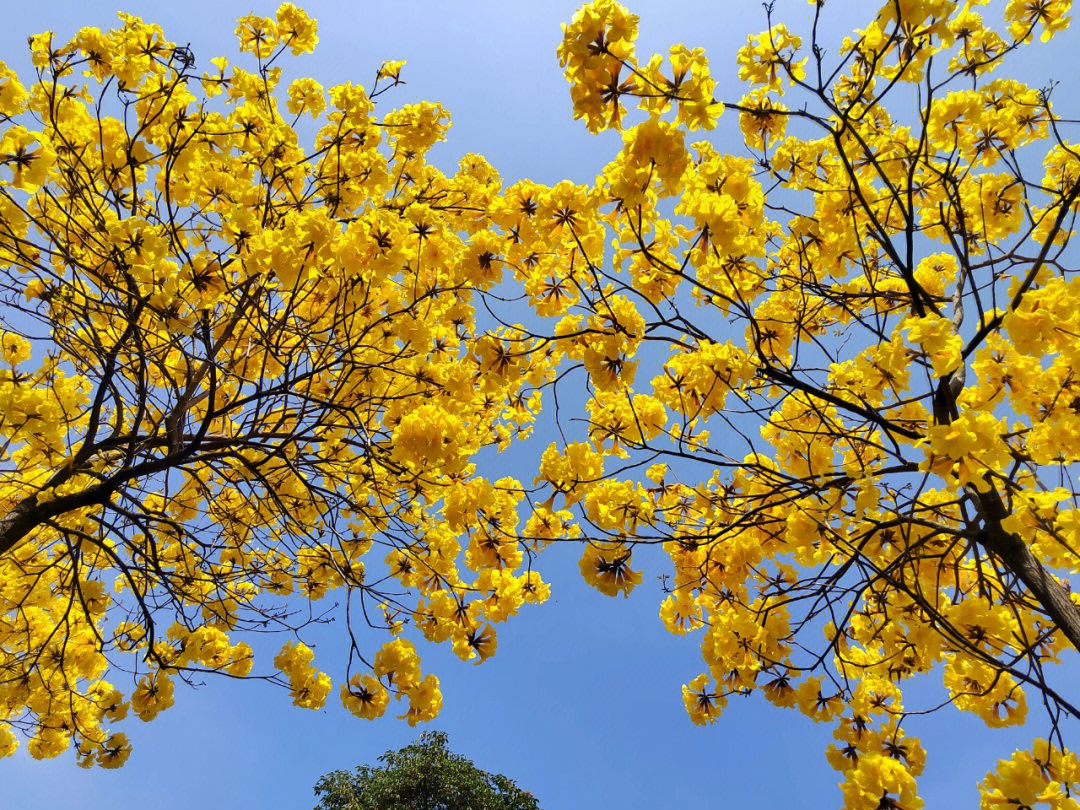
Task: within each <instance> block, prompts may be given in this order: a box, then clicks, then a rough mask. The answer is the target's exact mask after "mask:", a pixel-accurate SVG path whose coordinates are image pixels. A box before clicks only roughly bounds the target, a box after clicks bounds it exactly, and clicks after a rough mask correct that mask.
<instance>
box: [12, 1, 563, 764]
mask: <svg viewBox="0 0 1080 810" xmlns="http://www.w3.org/2000/svg"><path fill="white" fill-rule="evenodd" d="M120 18H121V20H120V22H121V24H120V26H119V27H118V28H116V29H114V30H111V31H107V32H103V31H100V30H98V29H93V28H84V29H82V30H80V31H79V32H78V33H77V34H76V35H75V37H74V39H72V40H71V42H68V43H66V44H60V43H58V42H54V41H53V39H52V35H51V34H43V35H40V36H36V37H33V38H32V39H31V43H30V45H31V50H32V53H33V61H34V65H35V66H36V68H37V76H36V77H35V78H34V80H33V81H32V82H27V83H25V84H24V83H23V82H21V81H20V79H19V78H18V77H17V76H16V75H15V74H14V73H12V72H11V71H10V70H8V69H7V68H5V67H3V66H2V65H0V115H2V118H3V123H4V129H3V131H2V134H0V168H2V169H3V170H4V177H3V180H2V182H0V263H2V265H3V268H2V270H0V289H2V290H3V296H4V299H5V307H4V310H3V331H2V335H0V340H2V350H3V370H0V435H2V442H3V443H2V446H0V453H2V461H0V515H2V517H0V755H7V754H10V753H11V752H12V751H13V750H14V748H15V746H16V745H17V743H18V740H17V737H16V734H15V733H14V732H17V731H22V732H23V733H24V734H25V735H26V736H27V737H28V738H29V744H28V747H29V751H30V753H31V754H32V755H33V756H35V757H52V756H56V755H57V754H59V753H61V752H62V751H64V750H65V749H66V748H68V746H69V745H70V744H71V743H72V742H74V744H75V746H76V751H77V755H78V758H79V761H80V764H84V765H90V764H94V763H96V764H98V765H101V766H104V767H116V766H118V765H121V764H122V763H123V762H124V761H125V759H126V758H127V756H128V754H129V750H130V746H129V744H128V741H127V737H126V735H125V734H124V733H123V732H120V731H116V730H115V726H116V725H117V724H119V723H120V722H121V721H122V720H124V718H125V715H127V714H128V712H129V710H130V711H132V712H134V713H135V714H136V715H138V717H139V718H140V719H142V720H149V719H151V718H153V717H154V716H155V715H157V714H158V713H159V712H160V711H161V710H163V709H165V708H167V707H168V706H169V705H171V703H172V700H173V689H174V681H175V680H176V679H178V678H179V679H191V678H192V677H194V676H198V675H199V674H200V673H205V672H215V673H222V674H225V675H228V676H232V677H237V678H243V677H255V676H259V677H264V678H269V679H272V680H275V681H278V682H281V683H284V684H285V685H287V686H288V687H289V689H290V690H291V693H292V697H293V702H294V703H296V704H297V705H299V706H304V707H308V708H318V707H320V706H322V705H323V703H324V701H325V700H326V698H327V694H328V692H329V691H330V689H331V681H330V678H329V676H328V675H327V674H325V673H323V672H321V671H319V670H318V669H317V668H316V667H315V665H314V664H313V663H312V661H313V652H312V650H311V649H309V648H308V647H307V646H306V645H304V644H303V643H302V642H297V641H289V642H288V643H286V644H285V646H284V647H283V648H282V649H281V650H280V652H279V654H278V655H277V656H276V657H275V658H274V659H273V668H270V667H269V666H267V665H266V664H268V663H269V662H265V664H264V665H263V666H262V667H261V668H260V667H258V666H257V665H258V662H254V661H253V652H252V646H251V645H250V644H249V641H251V640H252V638H253V634H255V633H262V632H273V631H279V632H282V631H289V632H291V633H295V632H296V631H299V630H301V629H302V628H303V627H304V626H305V625H306V624H309V623H311V622H313V621H320V620H325V619H327V618H329V617H328V616H327V615H325V614H324V613H323V612H322V611H319V610H318V609H315V608H311V607H309V608H306V609H305V606H304V603H305V602H307V603H308V604H309V605H311V604H312V603H315V602H317V601H318V600H320V599H322V598H323V597H324V596H325V595H326V594H327V593H328V592H329V591H332V590H334V591H337V592H338V593H339V594H341V597H340V598H341V601H343V602H344V603H345V610H344V617H343V618H344V620H345V622H346V623H348V624H349V627H350V628H351V627H352V622H353V621H355V620H356V619H357V617H362V619H363V620H365V621H363V622H362V623H364V624H372V625H373V626H376V627H379V626H381V627H382V628H383V629H384V630H388V631H389V633H390V634H393V635H396V634H397V633H398V631H399V630H400V627H401V620H400V618H398V616H399V614H402V613H404V615H408V613H410V612H412V611H413V610H416V609H417V608H418V604H419V605H425V604H426V605H427V609H428V610H429V611H434V613H435V614H436V615H438V617H439V620H440V622H441V625H440V627H439V629H438V631H437V635H438V638H439V640H440V641H446V642H448V643H452V644H453V645H454V649H455V651H456V652H457V653H458V654H459V655H461V656H462V657H463V658H466V659H468V658H474V657H477V656H479V657H481V658H486V657H487V656H488V655H490V654H491V652H492V651H494V649H495V638H494V634H493V631H492V630H491V628H490V624H488V622H492V621H500V620H502V619H505V618H507V617H508V616H509V615H511V614H512V613H514V612H515V611H516V610H517V608H519V607H520V606H521V605H522V604H523V603H524V602H525V601H542V600H543V599H544V598H545V594H546V586H545V585H544V584H543V583H542V582H541V580H540V579H539V577H538V576H537V575H536V574H535V573H534V572H531V571H528V570H518V571H517V573H515V570H517V569H521V567H522V566H521V564H522V560H523V556H522V554H521V553H520V552H518V553H517V555H516V557H513V558H511V557H510V556H503V557H499V556H497V553H496V552H495V551H493V550H491V549H490V548H489V546H488V545H486V540H485V537H484V536H483V535H477V536H474V537H473V538H472V541H471V544H470V546H469V548H468V549H467V551H466V552H465V561H466V564H467V565H468V566H469V568H470V569H471V573H467V572H465V571H462V570H460V569H459V560H458V558H459V556H460V552H461V545H460V539H459V532H458V528H457V526H456V525H455V521H454V519H453V517H452V516H451V515H450V514H444V512H443V510H442V509H437V508H436V503H437V502H440V501H441V499H442V498H443V495H442V492H444V491H445V489H446V487H447V486H448V485H450V484H451V483H452V484H453V485H454V487H456V488H457V489H458V490H460V491H461V492H462V493H467V494H463V495H462V496H461V497H463V498H474V499H482V500H483V501H484V503H485V504H486V505H487V508H488V509H489V513H490V514H491V515H492V516H495V515H497V514H499V513H500V510H501V512H502V513H505V514H508V513H509V512H510V511H512V509H513V497H514V496H512V495H511V494H509V493H508V491H507V489H508V485H507V484H505V483H504V482H501V481H498V482H491V481H488V480H486V479H484V478H481V477H479V476H478V475H477V474H476V473H475V467H474V465H473V464H472V462H471V459H472V457H473V456H474V455H475V454H476V453H477V452H478V451H479V450H480V449H481V448H484V447H488V446H498V447H500V448H502V447H505V446H506V445H507V444H508V443H509V442H510V441H511V440H512V439H513V438H514V437H515V436H519V435H522V434H525V433H527V432H528V431H529V428H530V425H531V423H532V421H533V418H534V417H533V410H534V409H533V408H532V407H531V405H532V403H533V402H535V399H536V397H537V396H538V395H537V394H536V393H535V392H533V387H534V386H535V385H536V384H537V383H539V382H541V381H542V380H543V379H544V378H545V375H546V374H547V373H548V371H549V368H550V361H549V360H546V359H545V358H543V357H542V356H537V357H536V358H535V359H533V360H529V361H528V362H521V361H515V362H514V367H515V369H516V371H517V373H516V374H514V375H513V376H510V375H505V374H494V373H491V369H492V368H493V367H494V368H499V369H501V368H502V367H503V365H504V364H505V363H506V362H507V361H505V360H504V359H503V358H502V357H501V355H500V354H499V351H500V348H499V341H498V338H497V336H481V335H480V334H479V333H478V331H477V328H476V323H475V313H474V303H475V294H476V293H477V292H480V291H482V290H484V289H486V288H487V287H490V286H491V285H492V284H494V283H495V281H496V279H497V276H498V271H499V265H497V264H495V263H493V261H492V256H493V255H494V250H495V249H496V248H495V246H494V245H493V243H492V236H491V234H490V232H489V231H487V230H486V229H485V227H486V225H487V223H488V220H489V217H490V215H489V210H490V209H491V207H492V205H493V203H494V201H495V200H496V198H497V195H498V191H499V180H498V176H497V175H496V174H495V172H494V170H493V169H492V168H491V167H490V166H488V165H487V163H486V162H485V161H484V160H483V159H482V158H480V157H478V156H474V155H469V156H466V157H465V158H464V159H463V160H462V162H461V167H460V170H459V171H458V172H457V173H456V174H454V175H453V176H446V175H444V174H443V173H441V172H439V171H437V170H436V169H434V168H433V167H432V166H431V165H429V164H428V163H427V162H426V161H425V153H426V151H427V150H428V148H429V147H430V146H431V145H432V144H433V143H435V142H436V141H439V140H440V139H442V138H443V137H444V135H445V133H446V130H447V127H448V126H449V120H448V115H447V113H446V111H445V110H444V109H442V107H441V106H439V105H438V104H431V103H421V104H413V105H407V106H404V107H402V108H400V109H396V110H392V111H388V112H386V113H385V114H384V115H381V116H380V115H376V111H375V100H376V98H377V97H379V96H381V95H382V94H383V93H384V91H386V90H389V89H390V88H392V87H393V86H394V85H395V84H397V83H398V82H399V71H400V69H401V63H395V62H388V63H385V64H383V65H382V66H381V67H380V68H379V70H378V72H377V74H376V76H375V80H374V82H373V84H372V85H371V90H370V91H365V90H364V89H363V88H362V87H360V86H359V85H354V84H349V83H346V84H342V85H338V86H336V87H332V88H330V90H329V92H328V93H327V92H324V90H323V88H321V87H320V86H319V85H318V84H317V83H315V82H314V81H313V80H311V79H299V80H297V81H294V82H292V83H291V84H290V85H289V86H288V88H287V89H286V88H282V89H279V88H278V86H277V85H278V82H279V80H280V76H281V68H280V66H278V65H277V64H276V63H277V62H278V61H279V60H281V59H284V58H287V55H288V53H289V52H291V53H292V54H303V53H306V52H309V51H311V50H312V49H313V48H314V47H315V44H316V41H317V37H316V24H315V22H314V21H313V20H311V19H310V18H308V17H307V16H306V15H305V14H304V13H303V12H302V11H300V10H299V9H297V8H296V7H294V6H293V5H291V4H288V3H287V4H284V5H282V6H281V8H280V9H278V12H277V17H276V19H268V18H261V17H254V16H249V17H245V18H243V19H241V20H240V21H239V25H238V27H237V35H238V37H239V40H240V48H241V51H243V52H244V53H245V54H246V60H247V61H246V62H245V63H244V64H246V65H248V67H249V68H251V69H250V70H249V69H246V68H244V67H240V66H235V67H233V66H230V65H229V64H228V63H227V62H226V60H225V59H213V60H210V62H211V63H212V65H213V69H212V70H210V71H209V72H205V73H203V74H202V76H201V78H200V77H199V76H198V75H197V74H196V72H195V56H194V55H193V53H192V52H191V51H189V50H188V49H187V48H184V47H179V46H177V45H175V44H174V43H172V42H170V41H169V40H167V39H166V38H165V35H164V33H163V32H162V31H161V30H160V28H158V27H157V26H154V25H150V24H147V23H144V22H143V21H141V20H139V19H137V18H135V17H131V16H127V15H120ZM327 96H329V106H328V105H327ZM309 116H310V117H312V118H314V119H315V124H314V126H313V128H314V130H315V132H314V142H313V143H312V144H311V145H310V146H304V145H302V142H301V138H300V136H299V134H298V129H299V128H300V124H299V122H300V120H301V119H302V118H304V117H309ZM455 491H456V490H455ZM493 519H494V518H493ZM376 548H378V549H381V551H380V556H384V557H385V565H382V564H381V563H380V564H378V565H376V566H375V567H374V569H373V571H372V572H368V571H367V570H366V568H365V555H368V554H369V552H371V551H372V550H373V549H376ZM466 591H467V592H469V593H473V592H481V593H483V594H484V596H485V597H486V596H487V593H488V592H489V591H491V592H497V593H499V594H503V595H505V598H503V599H501V600H499V601H497V602H496V601H491V602H485V601H483V599H476V600H470V601H469V603H468V604H466V603H465V602H466V600H465V597H464V596H463V594H464V593H465V592H466ZM425 595H426V597H425ZM422 598H427V599H428V600H429V601H428V602H427V603H425V602H423V601H422ZM418 599H421V601H420V602H419V603H418V602H417V600H418ZM433 621H434V620H433ZM350 637H351V638H352V639H353V644H352V648H351V653H350V656H349V660H348V662H347V663H345V662H343V664H344V666H343V667H342V673H343V677H342V679H341V680H342V685H341V697H342V700H343V701H344V703H345V705H346V706H347V707H348V708H349V709H350V710H352V711H353V712H354V713H356V714H358V715H359V716H361V717H376V716H378V715H380V714H382V713H383V712H384V711H385V710H386V707H387V703H388V701H389V699H390V697H391V695H393V696H395V697H396V698H398V699H403V700H404V701H405V702H406V704H407V709H406V710H405V714H404V715H403V716H405V717H407V719H408V721H409V722H410V723H416V722H418V721H421V720H426V719H429V718H431V717H434V716H435V715H436V714H437V713H438V711H439V707H440V705H441V695H440V691H439V685H438V680H437V678H436V677H435V676H434V675H431V674H429V675H426V676H425V675H423V674H422V672H421V668H420V662H419V658H418V657H417V654H416V650H415V647H414V646H413V645H412V644H411V643H410V642H409V641H407V640H405V639H403V638H393V639H391V638H387V639H386V643H385V645H383V646H382V647H381V648H379V647H378V644H375V645H374V648H373V645H372V643H371V640H370V638H369V637H368V636H366V635H362V636H361V637H360V638H357V637H356V636H355V635H352V634H351V633H350ZM245 639H247V640H245ZM253 663H255V664H256V668H255V669H253ZM106 675H108V676H109V677H108V679H107V680H106V679H105V676H106Z"/></svg>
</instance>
